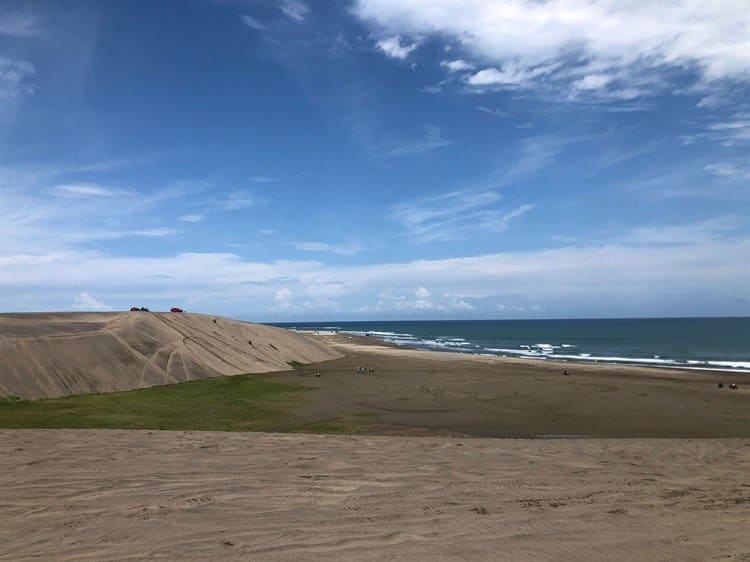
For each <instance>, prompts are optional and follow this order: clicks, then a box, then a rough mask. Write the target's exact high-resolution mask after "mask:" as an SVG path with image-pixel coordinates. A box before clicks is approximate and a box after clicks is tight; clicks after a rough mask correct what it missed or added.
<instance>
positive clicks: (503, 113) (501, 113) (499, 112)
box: [477, 105, 510, 118]
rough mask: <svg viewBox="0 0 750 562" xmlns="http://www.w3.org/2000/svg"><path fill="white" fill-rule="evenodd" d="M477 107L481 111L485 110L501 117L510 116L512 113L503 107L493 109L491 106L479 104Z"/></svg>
mask: <svg viewBox="0 0 750 562" xmlns="http://www.w3.org/2000/svg"><path fill="white" fill-rule="evenodd" d="M477 109H478V110H479V111H483V112H484V113H488V114H490V115H493V116H495V117H500V118H503V117H510V113H508V112H507V111H504V110H502V109H492V108H490V107H484V106H483V105H479V106H477Z"/></svg>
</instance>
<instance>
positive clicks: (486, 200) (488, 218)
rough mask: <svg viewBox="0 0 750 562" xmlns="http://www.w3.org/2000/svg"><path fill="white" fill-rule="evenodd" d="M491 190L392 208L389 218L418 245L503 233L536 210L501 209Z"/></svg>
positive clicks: (527, 206) (525, 207)
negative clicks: (400, 226)
mask: <svg viewBox="0 0 750 562" xmlns="http://www.w3.org/2000/svg"><path fill="white" fill-rule="evenodd" d="M501 201H502V196H501V195H500V194H498V193H497V192H495V191H493V190H468V189H467V190H462V191H454V192H451V193H446V194H443V195H439V196H437V197H430V198H426V199H420V200H416V201H409V202H404V203H399V204H397V205H394V206H393V207H392V208H391V213H390V214H391V217H392V218H393V219H395V220H396V221H398V222H399V223H401V225H402V227H403V228H404V230H405V231H406V233H407V234H408V235H409V236H410V237H413V238H414V239H415V240H417V241H418V242H423V243H424V242H433V241H438V240H460V239H464V238H466V237H468V236H469V235H470V234H475V233H477V232H482V231H484V232H503V231H504V230H506V229H507V228H508V227H509V225H510V223H511V221H513V220H514V219H516V218H519V217H521V216H522V215H524V214H526V213H527V212H529V211H531V210H532V209H534V208H535V207H536V205H534V204H530V203H526V204H522V205H517V206H515V207H510V208H502V207H500V206H499V203H500V202H501Z"/></svg>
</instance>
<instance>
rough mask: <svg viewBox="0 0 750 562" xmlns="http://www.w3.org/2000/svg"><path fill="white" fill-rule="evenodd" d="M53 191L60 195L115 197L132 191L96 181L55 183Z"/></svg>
mask: <svg viewBox="0 0 750 562" xmlns="http://www.w3.org/2000/svg"><path fill="white" fill-rule="evenodd" d="M53 191H54V192H55V193H57V194H60V195H72V196H76V197H117V196H119V195H128V194H132V192H128V191H126V190H122V189H117V188H113V187H109V186H105V185H101V184H96V183H70V184H61V185H56V186H55V187H54V188H53Z"/></svg>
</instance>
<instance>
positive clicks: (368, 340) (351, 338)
mask: <svg viewBox="0 0 750 562" xmlns="http://www.w3.org/2000/svg"><path fill="white" fill-rule="evenodd" d="M287 329H289V330H291V331H293V332H297V333H300V334H305V335H311V336H313V337H316V338H320V339H321V340H323V341H325V342H326V343H331V342H333V343H339V344H346V343H347V342H356V343H358V344H360V345H364V346H382V347H386V348H389V349H405V350H409V351H415V352H420V353H438V354H444V355H449V356H451V355H452V356H457V357H462V358H471V357H485V358H488V359H496V360H499V361H507V362H521V364H527V363H528V364H531V365H533V364H544V365H553V366H556V367H559V368H561V369H563V370H564V369H565V368H566V366H568V367H569V366H570V365H574V366H578V367H582V368H588V367H605V368H606V367H623V368H627V369H638V370H640V369H646V370H648V371H659V370H660V369H664V370H668V371H678V372H682V371H684V372H686V373H690V372H703V373H710V374H716V375H725V376H728V375H731V374H739V375H742V376H747V380H748V382H749V383H750V369H734V368H728V369H721V368H717V367H691V366H689V365H681V364H679V365H669V364H644V363H638V362H635V361H633V362H630V361H606V360H600V359H599V358H592V359H591V360H585V359H568V358H562V357H556V356H554V355H549V356H539V357H524V356H516V355H500V354H495V353H477V352H473V351H461V350H460V349H432V348H428V347H417V346H410V345H407V344H400V343H396V342H392V341H388V340H386V339H383V338H382V337H380V336H377V335H360V334H354V333H351V332H346V331H343V330H341V331H326V330H301V329H292V328H287Z"/></svg>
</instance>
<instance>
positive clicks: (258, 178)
mask: <svg viewBox="0 0 750 562" xmlns="http://www.w3.org/2000/svg"><path fill="white" fill-rule="evenodd" d="M250 181H252V182H255V183H269V182H273V181H279V179H278V178H270V177H268V176H253V177H251V178H250Z"/></svg>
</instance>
